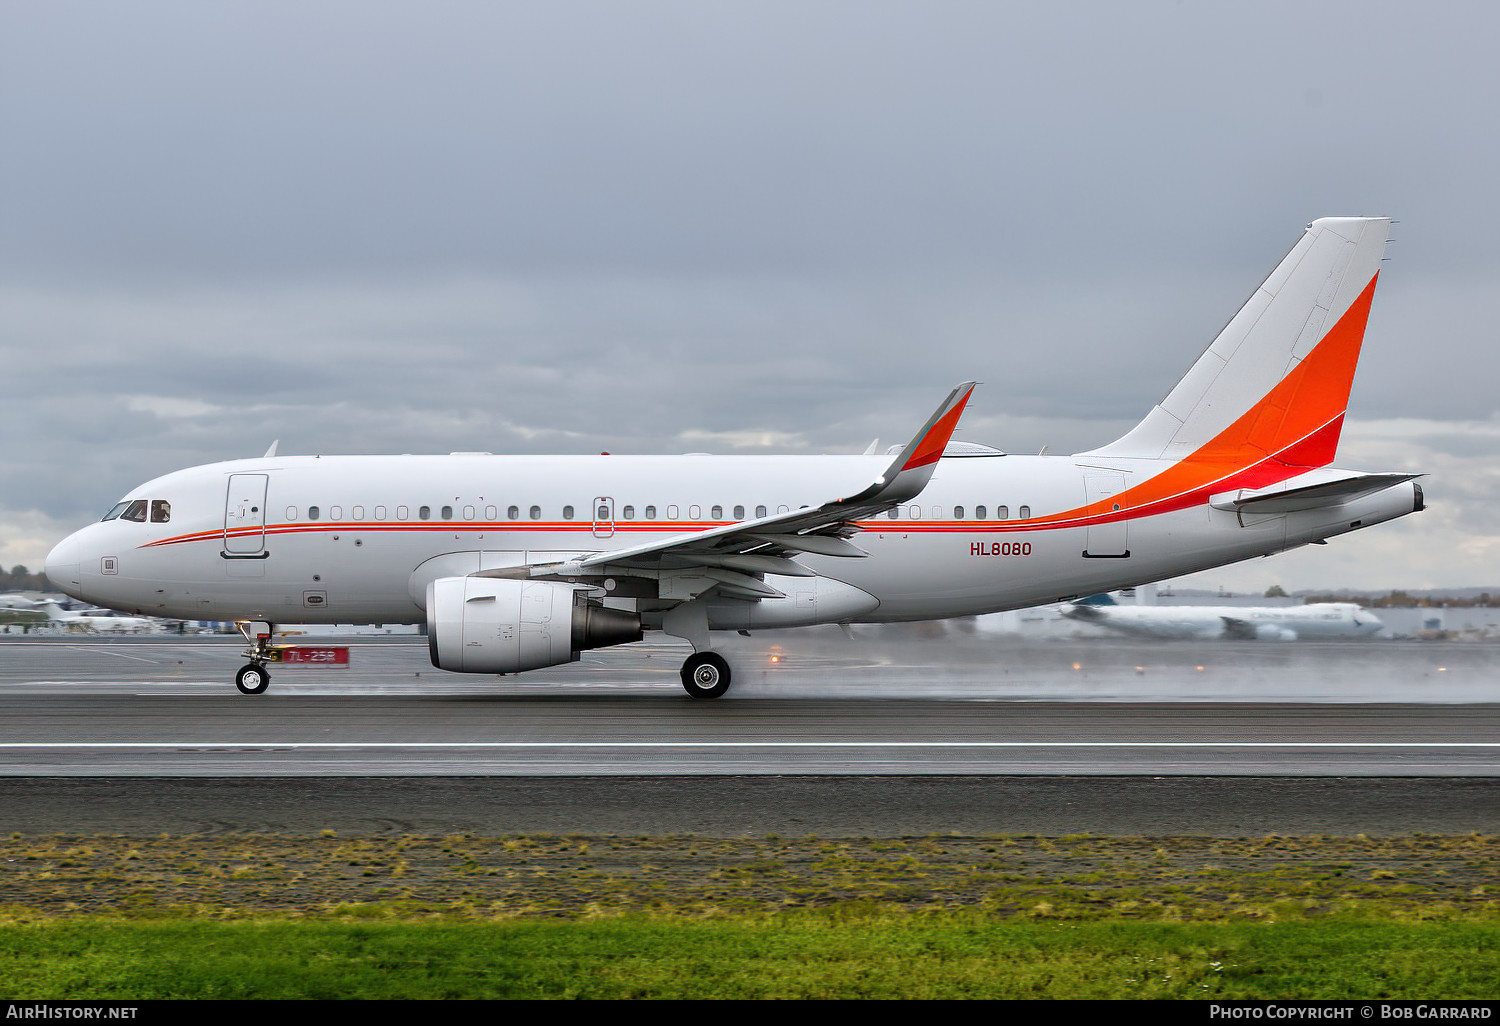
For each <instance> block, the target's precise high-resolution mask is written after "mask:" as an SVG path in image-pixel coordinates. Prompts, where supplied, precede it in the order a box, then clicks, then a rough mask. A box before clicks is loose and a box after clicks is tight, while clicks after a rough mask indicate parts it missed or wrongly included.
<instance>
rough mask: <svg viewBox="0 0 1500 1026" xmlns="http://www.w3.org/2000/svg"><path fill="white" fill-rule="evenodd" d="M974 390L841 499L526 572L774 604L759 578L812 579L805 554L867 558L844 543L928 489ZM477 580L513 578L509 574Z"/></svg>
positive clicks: (952, 398) (957, 396) (959, 392)
mask: <svg viewBox="0 0 1500 1026" xmlns="http://www.w3.org/2000/svg"><path fill="white" fill-rule="evenodd" d="M974 387H975V382H972V381H966V382H964V383H963V384H961V385H959V386H958V387H957V388H955V389H954V390H953V391H952V392H951V393H949V395H948V398H946V399H944V400H943V402H942V403H941V404H940V405H939V406H938V408H937V410H936V411H934V412H933V414H932V416H931V417H929V418H928V419H927V423H925V424H923V425H922V428H921V430H919V431H918V432H917V433H916V435H914V436H913V437H912V440H911V441H910V442H909V443H908V444H907V445H906V446H905V447H904V448H902V450H901V451H900V452H899V453H898V454H897V455H896V458H895V459H894V460H892V461H891V464H890V466H888V467H887V468H886V469H885V472H884V473H883V474H881V475H880V476H879V477H877V478H876V479H875V480H874V481H873V482H871V483H870V485H869V486H868V487H866V488H863V489H861V490H860V491H859V492H856V493H855V494H853V495H850V496H848V497H847V498H842V499H833V500H831V501H829V502H825V503H823V504H822V505H820V506H806V507H803V508H801V509H794V510H791V511H789V512H786V513H778V514H776V515H774V516H768V517H760V518H758V519H755V520H742V521H740V522H739V523H736V524H728V525H726V526H724V527H716V528H712V529H710V530H707V531H696V532H687V533H683V534H678V535H673V536H672V537H669V538H664V539H661V540H658V541H654V542H648V543H646V544H644V545H637V546H634V547H632V548H626V549H615V550H613V551H610V552H599V553H595V554H593V555H589V556H585V557H583V558H581V559H578V560H570V561H568V562H566V563H560V564H556V565H555V566H553V567H541V566H533V567H531V568H530V573H531V575H532V576H543V575H553V574H556V575H568V574H576V573H584V574H598V573H601V572H609V573H622V574H629V573H630V572H631V571H632V570H637V571H670V570H678V571H680V570H697V569H701V570H702V572H703V575H704V576H706V577H708V578H710V579H711V580H715V581H718V582H719V583H720V584H722V585H724V586H725V588H726V589H727V590H731V591H737V592H740V593H743V594H745V595H746V596H747V597H749V596H757V597H766V598H779V597H781V595H782V593H781V592H780V591H778V590H777V589H775V588H773V587H771V586H770V585H768V584H766V583H765V582H764V581H762V580H760V579H759V577H758V575H761V574H784V575H787V576H792V577H813V576H816V574H814V572H813V571H812V570H809V569H808V568H807V567H805V566H803V565H801V564H800V563H798V562H797V561H796V559H795V557H796V556H798V555H800V554H803V553H811V554H814V555H819V556H840V557H848V558H859V557H862V556H866V555H868V553H867V552H865V551H864V550H863V549H861V548H859V547H858V546H856V545H854V544H853V543H852V542H850V541H849V540H848V539H849V537H850V536H851V535H853V534H855V533H857V532H858V531H859V530H860V528H859V527H858V526H857V524H856V521H859V520H864V519H868V518H870V517H873V516H876V515H878V514H880V513H884V512H885V511H887V510H889V509H890V508H891V507H893V506H896V505H898V504H900V503H903V502H910V501H911V500H912V499H914V498H916V496H917V495H919V494H920V493H921V491H922V489H923V488H925V487H927V482H928V481H929V480H931V479H932V473H933V471H934V470H935V469H936V468H937V462H938V460H939V459H941V458H942V455H943V449H944V448H945V447H946V446H947V444H948V440H949V439H950V438H952V437H953V431H954V429H955V428H956V427H957V426H958V420H959V418H960V417H961V416H962V415H963V411H964V406H965V405H966V404H967V403H968V401H969V396H970V395H971V394H972V393H973V391H974ZM482 573H485V574H489V575H491V576H511V575H513V574H514V573H515V571H514V570H508V571H507V570H495V571H483V572H482Z"/></svg>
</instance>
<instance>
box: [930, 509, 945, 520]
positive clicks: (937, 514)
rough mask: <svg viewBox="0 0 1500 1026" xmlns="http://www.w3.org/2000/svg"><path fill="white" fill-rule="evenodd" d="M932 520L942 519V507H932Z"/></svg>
mask: <svg viewBox="0 0 1500 1026" xmlns="http://www.w3.org/2000/svg"><path fill="white" fill-rule="evenodd" d="M932 519H934V520H941V519H943V507H941V506H934V507H932Z"/></svg>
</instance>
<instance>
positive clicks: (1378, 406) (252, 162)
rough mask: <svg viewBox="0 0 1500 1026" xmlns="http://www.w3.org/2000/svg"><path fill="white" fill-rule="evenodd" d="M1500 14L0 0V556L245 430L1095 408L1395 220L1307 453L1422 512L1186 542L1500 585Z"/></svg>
mask: <svg viewBox="0 0 1500 1026" xmlns="http://www.w3.org/2000/svg"><path fill="white" fill-rule="evenodd" d="M1496 38H1500V7H1497V6H1496V5H1493V4H1487V3H1486V4H1481V3H1473V4H1443V3H1424V4H1420V5H1419V4H1411V3H1378V2H1368V0H1364V2H1332V3H1316V2H1308V0H1299V2H1294V3H1284V4H1283V3H1268V2H1259V0H1258V2H1255V3H1243V4H1224V3H1213V4H1209V3H1194V2H1170V0H1167V2H1159V0H1133V2H1131V3H1059V2H1045V3H998V2H991V3H944V2H940V0H937V2H935V0H922V2H920V3H917V2H912V3H880V2H872V0H858V2H848V3H843V2H817V0H797V2H791V3H778V2H769V0H756V2H753V3H751V2H746V3H728V2H723V3H713V2H704V0H696V2H682V3H657V2H635V0H614V2H599V3H592V2H567V0H554V2H548V3H540V2H538V3H501V2H483V3H480V2H473V3H468V2H432V0H424V2H423V3H404V4H395V3H380V2H371V0H358V2H347V3H332V2H327V3H319V2H315V0H299V2H296V3H276V2H267V0H257V2H254V3H216V2H190V3H188V2H185V3H158V2H149V0H137V2H132V3H129V4H119V3H104V2H99V3H68V2H58V0H49V2H47V3H23V2H18V0H0V203H3V208H0V367H3V368H4V378H3V382H4V393H3V400H0V442H3V445H0V566H4V567H6V568H9V567H10V566H12V565H14V564H15V563H24V564H26V565H28V566H30V567H33V568H36V567H39V566H40V565H41V562H42V559H43V557H44V556H45V554H46V552H47V549H48V548H49V547H50V546H51V544H52V543H53V542H55V541H56V540H58V539H59V538H61V537H62V536H63V535H64V534H66V533H68V532H69V531H71V530H73V529H75V528H77V527H79V526H82V525H83V524H84V523H87V522H89V521H91V520H94V519H97V518H98V517H99V515H101V514H102V513H103V512H104V511H105V510H107V509H108V508H109V507H110V506H111V505H112V504H113V503H114V502H115V501H116V500H117V499H118V498H120V497H121V496H123V495H124V494H125V493H126V492H127V491H129V490H130V489H131V488H132V487H134V486H135V485H137V484H139V483H140V482H142V481H144V480H145V479H147V478H150V477H153V476H155V475H157V474H161V473H165V472H167V471H170V470H174V469H178V468H180V467H183V466H189V465H192V464H196V463H205V462H211V461H214V460H220V459H229V458H236V457H241V456H255V455H259V454H260V453H262V452H263V451H265V449H266V446H267V445H269V444H270V442H271V441H272V440H273V439H277V438H279V439H280V440H281V451H282V452H293V453H295V452H308V453H311V452H321V453H361V452H383V451H394V452H448V451H452V450H489V451H493V452H569V453H577V452H597V451H600V450H606V449H607V450H609V451H611V452H653V453H654V452H681V451H714V452H726V453H728V452H767V451H786V452H825V451H826V452H858V451H861V450H863V449H864V448H865V446H866V445H868V444H869V442H870V440H871V439H872V438H874V437H877V436H878V437H880V438H881V439H882V440H883V442H884V443H894V442H899V441H902V440H904V439H905V438H906V437H907V436H908V435H909V434H910V432H911V431H912V430H913V429H914V428H915V426H916V425H917V424H918V423H920V421H921V420H922V419H923V418H924V417H925V416H926V415H927V413H928V412H930V410H931V409H932V407H933V406H934V405H935V404H936V403H937V401H938V400H939V399H941V398H942V396H943V395H944V394H945V393H946V391H947V389H949V388H950V387H952V385H953V384H954V383H956V382H958V381H961V380H964V379H969V378H974V379H978V380H980V381H982V382H983V383H984V384H983V385H982V387H981V389H980V390H979V392H978V393H977V394H976V398H975V401H974V403H973V404H972V405H971V407H970V410H969V412H968V413H967V414H966V416H965V418H964V421H963V424H962V425H961V427H960V431H959V435H960V437H963V438H968V439H971V440H975V441H983V442H988V443H990V444H993V445H997V446H999V447H1001V448H1003V449H1006V450H1008V451H1014V452H1026V451H1033V452H1034V451H1036V450H1037V449H1038V448H1040V447H1041V446H1042V445H1046V446H1048V447H1049V451H1051V452H1054V453H1056V452H1067V451H1075V450H1080V449H1085V448H1089V447H1092V446H1095V445H1099V444H1102V443H1104V442H1107V441H1109V440H1111V439H1113V438H1115V437H1116V436H1118V435H1119V434H1121V433H1123V432H1124V431H1125V430H1126V429H1127V428H1129V427H1130V426H1131V425H1132V424H1134V423H1135V421H1137V420H1138V419H1140V417H1141V416H1143V415H1144V414H1145V412H1146V411H1147V410H1148V409H1149V408H1150V406H1151V405H1152V404H1153V403H1154V402H1155V401H1156V400H1158V399H1159V398H1161V396H1162V395H1164V394H1165V393H1166V391H1167V390H1168V389H1169V388H1170V386H1171V385H1172V384H1173V383H1174V382H1175V381H1176V380H1177V378H1178V377H1179V376H1180V375H1181V374H1182V373H1183V372H1184V371H1185V370H1186V369H1187V367H1188V366H1189V365H1190V364H1191V362H1192V361H1193V360H1194V359H1195V358H1196V357H1197V355H1198V353H1199V352H1200V351H1201V350H1202V349H1203V347H1204V346H1205V345H1207V343H1208V342H1209V341H1210V340H1211V339H1212V337H1213V336H1214V334H1216V333H1217V331H1218V329H1219V327H1221V326H1222V324H1223V323H1224V321H1226V320H1227V319H1228V317H1229V316H1230V315H1231V314H1232V313H1233V312H1234V311H1235V309H1237V308H1238V306H1239V304H1240V303H1241V302H1242V301H1243V300H1244V298H1245V297H1246V296H1247V295H1248V294H1249V293H1250V292H1251V290H1252V289H1253V288H1254V287H1255V286H1256V285H1257V284H1258V283H1259V282H1260V280H1261V279H1262V277H1263V276H1264V275H1265V273H1266V272H1267V271H1268V270H1269V269H1270V268H1271V267H1272V266H1273V265H1274V264H1275V263H1276V261H1277V260H1278V259H1279V258H1280V257H1281V255H1282V254H1283V253H1284V252H1285V251H1286V249H1287V248H1288V247H1289V246H1290V245H1291V244H1292V243H1293V242H1294V241H1295V240H1296V238H1297V236H1298V234H1299V233H1300V231H1301V229H1302V228H1303V226H1304V225H1305V224H1306V223H1307V222H1308V221H1310V220H1312V219H1314V218H1316V217H1320V216H1323V215H1329V214H1389V215H1391V216H1393V217H1396V218H1399V219H1400V221H1401V224H1399V225H1398V226H1397V227H1396V230H1395V237H1396V239H1397V241H1396V242H1395V244H1394V245H1393V246H1391V247H1390V252H1391V257H1392V259H1391V261H1390V262H1389V263H1387V264H1386V265H1385V273H1383V275H1382V278H1381V285H1380V289H1379V292H1378V294H1377V296H1376V300H1375V307H1374V312H1373V315H1372V320H1371V325H1370V330H1369V333H1368V335H1367V338H1366V348H1365V356H1364V360H1363V363H1362V366H1361V369H1360V373H1359V376H1358V378H1357V380H1356V382H1355V389H1354V398H1353V404H1352V408H1351V413H1350V420H1349V424H1348V426H1347V427H1346V429H1345V431H1344V441H1343V446H1342V448H1341V450H1340V459H1339V465H1341V466H1347V467H1349V468H1351V469H1357V470H1414V471H1423V472H1426V473H1429V474H1430V475H1431V476H1430V477H1429V478H1428V479H1427V480H1426V481H1425V482H1424V488H1425V489H1426V491H1427V495H1428V499H1429V502H1430V508H1429V509H1428V511H1427V512H1425V513H1423V514H1421V515H1418V516H1414V517H1408V518H1406V519H1404V520H1402V521H1400V522H1397V523H1395V524H1388V525H1383V526H1380V527H1376V528H1373V529H1371V530H1369V531H1364V532H1360V533H1358V534H1356V535H1353V536H1349V537H1346V538H1342V539H1336V540H1335V541H1334V542H1332V543H1331V544H1329V545H1328V546H1317V547H1313V548H1312V549H1310V550H1304V551H1301V552H1297V553H1289V554H1286V555H1283V556H1278V557H1275V558H1273V559H1269V560H1258V561H1255V562H1253V563H1249V564H1244V565H1241V566H1239V567H1234V568H1227V569H1224V570H1220V571H1215V572H1212V573H1209V574H1202V575H1198V576H1197V577H1196V578H1193V579H1192V580H1191V581H1190V582H1188V583H1193V584H1197V585H1199V586H1205V585H1206V586H1215V585H1218V586H1223V587H1226V588H1229V589H1231V590H1248V589H1255V590H1263V589H1264V588H1265V587H1267V586H1269V585H1270V584H1272V583H1280V584H1282V585H1283V586H1285V587H1287V588H1288V589H1294V588H1322V587H1327V588H1333V587H1340V586H1348V587H1362V588H1388V587H1409V588H1419V587H1459V586H1469V585H1492V584H1500V515H1497V512H1496V510H1497V509H1500V461H1497V460H1496V458H1495V456H1494V455H1493V454H1494V452H1495V450H1496V447H1497V443H1500V416H1497V407H1500V399H1497V391H1500V390H1497V388H1496V380H1497V370H1500V367H1497V364H1500V356H1497V351H1496V350H1497V347H1496V344H1495V338H1494V331H1493V327H1492V325H1493V322H1494V316H1493V311H1492V306H1493V298H1494V294H1495V291H1496V286H1495V283H1496V282H1497V280H1500V277H1497V273H1500V259H1497V255H1496V251H1495V245H1494V244H1493V242H1491V241H1490V233H1491V232H1494V231H1495V230H1496V226H1497V224H1500V218H1497V213H1500V211H1497V206H1500V200H1497V191H1500V190H1497V182H1500V132H1497V130H1496V128H1497V126H1496V111H1497V110H1500V64H1497V62H1496V61H1495V60H1494V59H1493V52H1492V51H1493V45H1494V40H1495V39H1496Z"/></svg>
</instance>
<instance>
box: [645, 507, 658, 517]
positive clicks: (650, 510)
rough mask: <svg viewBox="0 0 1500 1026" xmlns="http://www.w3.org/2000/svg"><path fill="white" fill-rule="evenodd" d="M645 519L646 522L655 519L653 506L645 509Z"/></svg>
mask: <svg viewBox="0 0 1500 1026" xmlns="http://www.w3.org/2000/svg"><path fill="white" fill-rule="evenodd" d="M646 519H647V520H655V519H656V507H655V506H647V507H646Z"/></svg>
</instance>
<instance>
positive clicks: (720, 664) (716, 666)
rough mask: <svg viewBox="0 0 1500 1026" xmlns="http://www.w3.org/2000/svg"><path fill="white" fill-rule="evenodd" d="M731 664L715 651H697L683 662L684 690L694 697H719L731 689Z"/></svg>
mask: <svg viewBox="0 0 1500 1026" xmlns="http://www.w3.org/2000/svg"><path fill="white" fill-rule="evenodd" d="M729 678H730V673H729V664H728V663H726V662H725V661H724V657H723V656H721V655H718V654H716V653H714V652H695V653H694V654H693V655H690V656H688V657H687V661H686V662H684V663H683V664H682V687H683V690H684V691H686V692H687V693H688V694H690V695H692V696H693V697H694V698H718V697H719V696H720V695H722V694H723V693H724V692H726V691H728V690H729Z"/></svg>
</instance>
